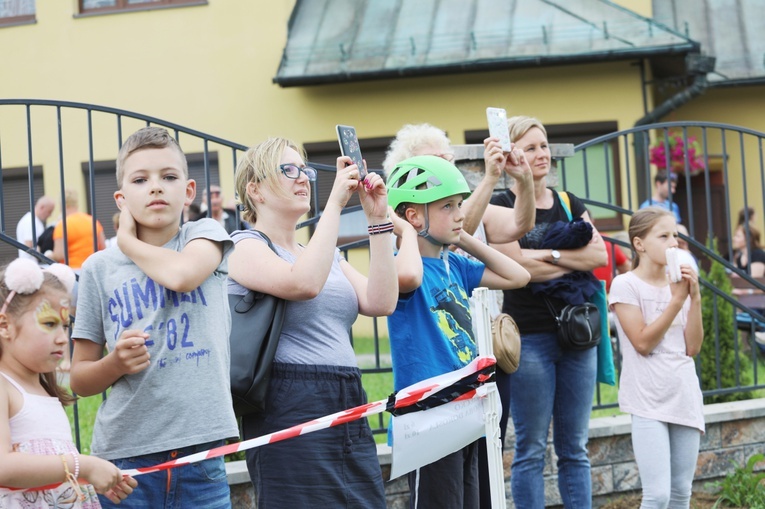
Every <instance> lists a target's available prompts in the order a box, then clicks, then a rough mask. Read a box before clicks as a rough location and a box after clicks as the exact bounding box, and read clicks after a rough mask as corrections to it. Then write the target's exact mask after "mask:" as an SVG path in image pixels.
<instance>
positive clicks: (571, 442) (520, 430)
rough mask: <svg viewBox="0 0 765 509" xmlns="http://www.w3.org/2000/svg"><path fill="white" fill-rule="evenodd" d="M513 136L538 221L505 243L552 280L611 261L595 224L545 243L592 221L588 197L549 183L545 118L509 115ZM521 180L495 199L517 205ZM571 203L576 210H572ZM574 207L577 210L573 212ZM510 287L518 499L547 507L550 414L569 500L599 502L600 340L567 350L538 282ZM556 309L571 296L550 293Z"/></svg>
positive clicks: (539, 276)
mask: <svg viewBox="0 0 765 509" xmlns="http://www.w3.org/2000/svg"><path fill="white" fill-rule="evenodd" d="M508 124H509V127H510V139H511V141H513V142H514V143H515V146H516V147H517V148H520V149H521V150H523V151H524V154H525V156H526V160H527V161H528V163H529V165H530V166H531V171H532V173H533V176H534V195H535V198H536V221H535V225H534V228H533V229H532V230H531V231H530V232H528V233H527V234H526V235H525V236H524V237H523V238H521V239H520V240H519V241H517V242H513V243H510V244H504V245H502V246H498V248H499V249H500V250H502V251H503V252H504V253H505V254H507V255H508V256H511V257H512V258H513V259H514V260H516V261H517V262H519V263H520V264H521V265H522V266H523V267H524V268H525V269H527V270H528V271H529V273H530V274H531V281H532V283H534V282H536V283H541V282H548V281H552V280H554V279H556V278H560V277H563V276H566V275H567V274H572V273H574V272H575V271H591V270H592V269H594V268H596V267H601V266H603V265H606V263H607V254H606V249H605V245H604V244H603V239H602V238H601V237H600V235H599V234H598V232H597V230H595V229H594V228H593V235H592V240H591V241H590V242H589V243H588V244H587V245H586V246H585V247H582V248H579V249H560V250H558V249H539V247H540V245H541V243H542V240H543V239H544V237H545V234H546V232H547V230H548V229H549V228H550V226H551V225H553V224H554V223H556V222H557V221H564V222H567V221H569V215H571V216H573V217H574V218H579V217H581V218H582V219H583V220H584V221H587V222H590V217H589V215H588V214H587V211H586V210H585V207H584V205H583V204H582V202H581V201H580V200H579V199H578V198H577V197H576V196H574V195H572V194H571V193H568V194H567V198H568V202H569V203H570V204H568V203H565V202H566V197H564V196H560V195H559V194H558V193H556V192H555V191H554V190H553V189H551V188H549V187H547V176H548V174H549V173H550V164H551V157H550V148H549V146H548V143H547V133H546V131H545V128H544V126H543V125H542V124H541V122H539V121H538V120H537V119H534V118H530V117H513V118H511V119H509V120H508ZM514 190H515V187H513V188H510V189H508V190H506V191H504V192H502V193H501V194H499V195H497V196H495V197H494V198H493V199H492V203H493V204H495V205H502V206H505V207H513V206H514V204H515V197H516V195H515V192H514ZM567 209H568V212H567ZM569 213H570V214H569ZM532 286H533V285H531V284H530V285H529V286H526V287H525V288H521V289H518V290H509V291H505V299H504V304H503V308H504V309H503V310H505V311H506V312H507V310H511V311H512V316H513V317H515V320H516V322H517V323H518V328H519V329H520V332H521V363H520V367H519V368H518V371H516V372H515V373H513V374H512V375H511V386H512V398H511V400H510V405H511V409H512V419H513V424H514V425H515V433H516V444H515V458H514V459H513V465H512V476H511V484H512V491H513V499H514V500H515V505H516V506H517V507H524V508H533V509H537V508H543V507H544V506H545V503H544V479H543V470H544V466H545V453H546V446H547V433H548V429H549V427H550V421H551V420H552V421H553V442H554V445H555V452H556V454H557V456H558V487H559V489H560V494H561V498H562V499H563V504H564V506H565V507H567V508H589V507H591V506H592V483H591V480H590V461H589V458H588V456H587V437H588V430H589V420H590V410H591V408H592V398H593V394H594V391H595V376H596V371H597V348H591V349H589V350H583V351H582V350H564V349H561V347H560V346H559V345H558V341H557V335H556V324H555V319H554V317H553V315H552V312H551V310H550V309H549V308H548V305H547V302H546V301H545V298H543V297H542V296H541V295H540V294H539V293H533V292H532V290H531V287H532ZM547 300H548V301H549V303H550V304H551V305H552V307H553V309H554V311H555V313H560V310H561V309H562V308H563V307H564V306H565V305H567V304H570V303H572V302H567V301H566V300H562V299H560V298H556V297H555V296H549V297H548V298H547Z"/></svg>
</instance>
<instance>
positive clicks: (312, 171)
mask: <svg viewBox="0 0 765 509" xmlns="http://www.w3.org/2000/svg"><path fill="white" fill-rule="evenodd" d="M279 169H280V170H282V173H284V176H285V177H287V178H288V179H296V178H298V177H300V173H301V172H302V173H303V174H305V176H306V177H308V180H310V181H311V182H314V181H316V168H311V167H310V166H304V167H303V168H301V167H300V166H297V165H294V164H280V165H279Z"/></svg>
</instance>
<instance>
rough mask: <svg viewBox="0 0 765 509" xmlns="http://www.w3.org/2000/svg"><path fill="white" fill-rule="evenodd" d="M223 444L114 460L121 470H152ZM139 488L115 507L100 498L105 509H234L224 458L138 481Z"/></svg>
mask: <svg viewBox="0 0 765 509" xmlns="http://www.w3.org/2000/svg"><path fill="white" fill-rule="evenodd" d="M223 444H224V441H223V440H219V441H216V442H210V443H206V444H199V445H193V446H190V447H184V448H183V449H175V450H172V451H164V452H158V453H154V454H146V455H144V456H136V457H133V458H122V459H118V460H111V461H112V463H114V464H115V465H117V467H118V468H120V469H123V470H128V469H131V468H139V467H150V466H153V465H158V464H160V463H164V462H166V461H170V460H174V459H177V458H182V457H184V456H188V455H189V454H194V453H197V452H202V451H206V450H208V449H212V448H214V447H219V446H221V445H223ZM136 481H138V487H137V488H136V489H135V491H133V493H132V494H131V495H130V496H129V497H128V498H126V499H125V500H123V501H122V503H121V504H119V505H116V504H113V503H112V502H110V501H109V499H108V498H106V497H104V496H102V495H99V496H98V500H99V501H100V502H101V507H103V508H104V509H106V508H110V509H132V508H140V509H157V508H164V509H186V508H188V509H192V508H193V509H197V508H198V509H223V508H229V509H230V508H231V492H230V491H229V488H228V481H227V479H226V467H225V464H224V463H223V457H219V458H213V459H209V460H204V461H200V462H199V463H192V464H191V465H184V466H182V467H177V468H173V469H170V470H166V471H162V472H153V473H151V474H143V475H140V476H138V477H136Z"/></svg>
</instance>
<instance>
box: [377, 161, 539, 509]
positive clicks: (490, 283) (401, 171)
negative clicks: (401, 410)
mask: <svg viewBox="0 0 765 509" xmlns="http://www.w3.org/2000/svg"><path fill="white" fill-rule="evenodd" d="M387 187H388V204H389V205H390V206H391V207H392V208H393V209H394V213H393V214H391V216H392V218H391V220H392V221H393V224H394V227H395V230H394V233H396V235H397V236H398V237H399V238H400V239H401V246H400V249H399V252H398V255H397V256H396V269H397V274H398V284H399V300H398V304H397V306H396V310H395V311H394V313H393V314H392V315H391V316H390V317H388V331H389V335H390V345H391V356H392V360H393V383H394V386H395V389H396V390H400V389H402V388H404V387H407V386H409V385H412V384H414V383H417V382H420V381H422V380H424V379H426V378H430V377H433V376H437V375H442V374H444V373H448V372H450V371H454V370H456V369H459V368H462V367H463V366H465V365H467V364H468V363H470V361H472V360H473V359H474V358H475V357H476V355H477V353H478V352H477V346H476V341H475V338H474V336H473V327H472V320H471V316H470V306H469V303H468V299H469V297H470V294H471V293H472V292H473V289H474V288H477V287H478V286H486V287H488V288H493V289H513V288H520V287H522V286H525V285H526V284H527V283H528V281H529V273H528V272H527V271H526V270H525V269H524V268H523V267H521V266H520V265H519V264H517V263H516V262H515V261H513V260H512V259H510V258H508V257H506V256H505V255H503V254H502V253H500V252H499V251H496V250H495V249H493V248H491V247H489V246H488V245H486V244H484V243H482V242H480V241H479V240H477V239H474V238H473V237H471V236H470V235H468V234H467V233H465V232H464V231H463V230H462V222H463V220H464V214H463V213H462V211H461V210H460V208H461V206H462V201H463V200H464V198H465V197H466V196H468V195H469V194H470V188H469V187H468V185H467V182H466V181H465V178H464V177H463V176H462V174H461V173H460V171H459V170H458V169H457V168H456V167H455V166H454V165H453V164H451V163H449V162H448V161H445V160H444V159H441V158H439V157H436V156H417V157H412V158H410V159H406V160H404V161H402V162H401V163H399V164H398V165H397V166H396V167H395V168H394V170H393V171H392V172H391V174H390V177H389V178H388V184H387ZM450 244H454V245H455V246H457V247H459V248H460V249H462V250H463V251H465V252H467V253H469V254H470V255H471V256H473V257H475V258H476V259H477V260H480V261H473V260H469V259H468V258H466V257H464V256H460V255H458V254H456V253H453V252H451V251H450V250H449V249H448V248H447V246H448V245H450ZM394 420H395V418H394ZM393 425H395V423H392V426H393ZM391 436H392V435H391ZM476 447H477V446H476V443H473V444H470V445H468V446H466V447H464V448H463V449H461V450H459V451H457V452H455V453H452V454H450V455H447V456H445V457H444V458H441V459H440V460H438V461H436V462H434V463H431V464H430V465H426V466H424V467H422V468H419V469H417V470H416V471H414V472H410V473H409V488H410V496H411V501H412V504H414V505H412V507H414V506H415V505H416V507H418V508H428V507H433V508H436V507H437V508H439V509H440V508H455V509H456V508H460V509H461V508H464V507H478V454H477V449H476ZM415 501H416V503H415Z"/></svg>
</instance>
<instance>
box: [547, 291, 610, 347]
mask: <svg viewBox="0 0 765 509" xmlns="http://www.w3.org/2000/svg"><path fill="white" fill-rule="evenodd" d="M545 302H546V303H547V308H548V309H549V310H550V313H552V315H553V317H555V323H556V325H557V327H558V344H559V345H560V347H561V348H564V349H566V350H588V349H590V348H593V347H595V346H598V345H599V344H600V338H601V335H602V331H601V324H600V310H598V307H597V306H596V305H595V304H592V303H591V302H585V303H584V304H569V305H567V306H566V307H564V308H563V309H562V310H561V312H560V315H556V314H555V310H554V309H553V307H552V304H551V303H550V301H549V300H548V299H547V298H546V297H545Z"/></svg>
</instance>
